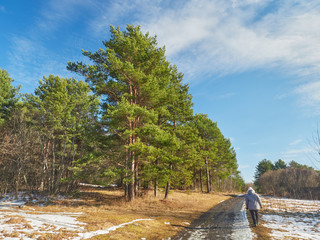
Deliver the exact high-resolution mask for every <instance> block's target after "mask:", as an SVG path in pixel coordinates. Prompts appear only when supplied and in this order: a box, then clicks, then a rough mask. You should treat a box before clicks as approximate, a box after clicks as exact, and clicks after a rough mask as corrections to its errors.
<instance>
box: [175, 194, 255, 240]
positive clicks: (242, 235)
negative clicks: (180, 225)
mask: <svg viewBox="0 0 320 240" xmlns="http://www.w3.org/2000/svg"><path fill="white" fill-rule="evenodd" d="M252 236H253V234H252V232H251V230H250V227H249V223H248V219H247V216H246V210H245V209H244V198H243V197H233V198H231V199H228V200H226V201H224V202H221V203H219V204H218V205H216V206H215V207H213V208H212V209H210V210H209V211H208V212H206V213H204V214H203V215H202V216H201V217H200V218H198V219H197V220H195V221H194V222H193V223H192V224H191V225H190V226H189V227H186V228H185V229H184V230H183V231H182V232H180V233H178V234H177V235H176V236H175V237H174V238H173V239H174V240H199V239H233V240H242V239H246V240H250V239H252Z"/></svg>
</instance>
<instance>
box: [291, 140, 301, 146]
mask: <svg viewBox="0 0 320 240" xmlns="http://www.w3.org/2000/svg"><path fill="white" fill-rule="evenodd" d="M301 142H302V139H297V140H295V141H293V142H291V143H289V146H295V145H298V144H299V143H301Z"/></svg>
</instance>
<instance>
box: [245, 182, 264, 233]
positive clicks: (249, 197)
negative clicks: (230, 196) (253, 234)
mask: <svg viewBox="0 0 320 240" xmlns="http://www.w3.org/2000/svg"><path fill="white" fill-rule="evenodd" d="M245 199H246V208H247V209H248V210H249V211H250V214H251V217H252V221H253V225H254V226H255V227H256V226H257V225H258V223H259V217H258V211H259V209H260V208H262V203H261V200H260V197H259V195H258V194H256V193H255V191H254V190H253V189H252V188H251V187H249V188H248V191H247V194H246V195H245Z"/></svg>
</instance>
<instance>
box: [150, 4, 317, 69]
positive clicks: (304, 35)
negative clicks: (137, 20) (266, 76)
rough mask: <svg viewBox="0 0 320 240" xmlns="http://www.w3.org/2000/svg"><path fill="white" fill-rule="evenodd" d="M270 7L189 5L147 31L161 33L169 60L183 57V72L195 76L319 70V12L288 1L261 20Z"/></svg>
mask: <svg viewBox="0 0 320 240" xmlns="http://www.w3.org/2000/svg"><path fill="white" fill-rule="evenodd" d="M269 2H270V1H269ZM313 3H314V4H313V5H316V2H315V1H313ZM267 4H268V1H241V2H240V1H236V2H233V5H234V6H236V7H232V3H231V2H229V1H201V4H200V3H199V1H188V2H187V3H186V4H185V5H182V6H181V8H180V9H176V10H175V11H172V10H171V9H167V10H163V11H161V15H160V14H158V15H156V16H155V17H154V18H153V19H147V20H145V24H144V27H145V29H147V30H149V31H151V32H152V33H154V34H157V35H158V38H159V41H160V42H161V43H163V44H165V45H166V46H167V53H168V55H169V56H171V57H174V58H176V59H179V56H181V55H182V56H183V57H184V59H183V61H184V62H185V61H186V59H185V57H186V58H187V60H189V62H187V64H186V65H187V66H184V68H192V69H193V71H196V72H201V71H205V72H212V73H218V74H230V73H233V72H239V71H246V70H249V69H254V68H259V67H277V68H289V69H291V71H293V72H295V73H299V74H306V73H308V74H310V73H314V72H319V70H318V69H317V68H316V66H317V64H319V63H320V55H319V54H317V52H319V51H317V50H320V40H319V39H320V32H319V31H318V26H319V23H320V14H319V8H318V9H316V8H314V6H313V5H312V4H311V3H310V2H309V1H308V2H303V1H302V2H301V3H300V4H299V3H296V4H295V5H294V4H290V3H289V1H284V4H282V5H279V6H278V9H277V10H276V11H274V12H270V13H269V14H266V15H264V16H260V15H259V13H260V12H262V11H263V10H264V8H265V7H266V6H267ZM275 7H277V6H275ZM256 18H259V19H258V20H256ZM188 58H189V59H188ZM195 63H196V64H195Z"/></svg>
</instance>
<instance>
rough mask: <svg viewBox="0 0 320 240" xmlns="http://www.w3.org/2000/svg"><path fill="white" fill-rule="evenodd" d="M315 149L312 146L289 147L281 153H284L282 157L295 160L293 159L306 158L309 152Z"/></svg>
mask: <svg viewBox="0 0 320 240" xmlns="http://www.w3.org/2000/svg"><path fill="white" fill-rule="evenodd" d="M313 151H314V149H312V147H303V148H296V149H289V150H287V151H285V152H282V153H281V155H282V157H281V159H288V160H293V159H299V158H306V157H307V154H309V153H311V152H313Z"/></svg>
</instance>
